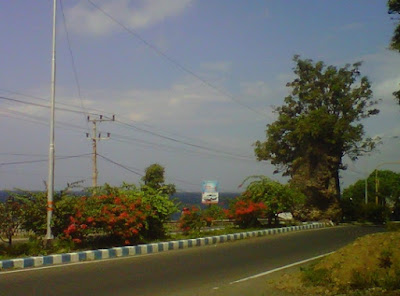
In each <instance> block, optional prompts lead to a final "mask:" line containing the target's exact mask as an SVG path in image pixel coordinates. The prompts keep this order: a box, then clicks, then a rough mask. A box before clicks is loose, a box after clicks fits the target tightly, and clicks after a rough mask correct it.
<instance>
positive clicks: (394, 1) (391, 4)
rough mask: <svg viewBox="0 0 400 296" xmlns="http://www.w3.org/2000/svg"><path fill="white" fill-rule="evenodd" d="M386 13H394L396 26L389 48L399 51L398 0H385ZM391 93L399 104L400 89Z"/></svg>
mask: <svg viewBox="0 0 400 296" xmlns="http://www.w3.org/2000/svg"><path fill="white" fill-rule="evenodd" d="M387 5H388V13H389V14H391V15H394V17H393V19H395V20H396V21H397V24H396V27H395V29H394V32H393V36H392V40H391V42H390V48H391V49H393V50H396V51H398V52H400V22H399V14H400V0H389V1H388V2H387ZM393 95H394V96H395V97H396V99H397V101H398V103H399V104H400V90H398V91H395V92H394V93H393Z"/></svg>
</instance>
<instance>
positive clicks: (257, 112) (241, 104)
mask: <svg viewBox="0 0 400 296" xmlns="http://www.w3.org/2000/svg"><path fill="white" fill-rule="evenodd" d="M87 1H88V2H89V3H90V4H91V5H92V6H93V7H95V8H96V9H97V10H99V11H100V12H101V13H103V14H104V15H105V16H107V17H108V18H109V19H110V20H112V21H113V22H114V23H116V24H118V25H119V26H120V27H121V28H123V29H124V30H125V31H127V32H128V33H129V34H130V35H132V36H133V37H135V38H137V39H138V40H140V41H141V42H142V43H143V44H145V45H146V46H147V47H148V48H150V49H151V50H153V51H154V52H155V53H157V54H158V55H159V56H161V57H163V58H165V59H166V60H167V61H169V62H170V63H171V64H173V65H175V66H176V67H177V68H178V69H180V70H182V71H183V72H185V73H187V74H189V75H191V76H192V77H194V78H196V79H197V80H199V81H201V82H202V83H203V84H205V85H207V86H208V87H210V88H212V89H214V90H215V91H217V92H218V93H220V94H222V95H223V96H224V97H226V98H229V99H230V100H231V101H233V102H235V103H237V104H239V105H240V106H242V107H244V108H246V109H248V110H250V111H252V112H254V113H256V114H258V115H261V116H263V117H264V116H265V115H267V114H265V113H263V112H260V111H259V110H257V109H254V108H252V107H250V106H248V105H246V104H244V103H243V102H241V101H240V100H238V99H237V98H235V96H233V95H232V94H230V93H229V92H227V91H225V90H222V89H221V88H219V87H217V86H216V85H214V84H212V83H211V82H209V81H208V80H206V79H204V78H202V77H201V76H199V75H198V74H196V73H195V72H194V71H192V70H190V69H189V68H188V67H186V66H184V65H183V64H181V63H180V62H178V61H177V60H175V59H173V58H172V57H170V56H169V55H167V54H166V53H165V52H164V51H162V50H161V49H159V48H158V47H157V46H155V45H154V44H152V43H150V42H149V41H147V40H146V39H144V38H143V37H142V36H141V35H140V34H139V33H138V32H136V31H135V30H134V29H131V28H128V27H127V26H125V25H124V24H123V23H122V22H120V21H119V20H117V19H116V18H115V17H113V16H112V15H111V14H109V13H108V12H106V11H105V10H104V9H102V8H101V7H100V6H98V5H97V4H95V3H93V1H91V0H87Z"/></svg>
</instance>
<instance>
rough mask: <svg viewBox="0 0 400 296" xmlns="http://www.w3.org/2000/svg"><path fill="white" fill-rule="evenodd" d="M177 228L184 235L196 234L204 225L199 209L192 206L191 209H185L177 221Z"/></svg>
mask: <svg viewBox="0 0 400 296" xmlns="http://www.w3.org/2000/svg"><path fill="white" fill-rule="evenodd" d="M178 223H179V228H180V229H181V230H182V232H183V234H184V235H189V234H198V233H200V230H201V228H202V227H203V226H204V225H205V221H204V218H203V215H202V212H201V210H200V208H199V207H196V206H193V207H192V208H191V209H187V208H185V209H184V210H183V211H182V215H181V217H180V219H179V221H178Z"/></svg>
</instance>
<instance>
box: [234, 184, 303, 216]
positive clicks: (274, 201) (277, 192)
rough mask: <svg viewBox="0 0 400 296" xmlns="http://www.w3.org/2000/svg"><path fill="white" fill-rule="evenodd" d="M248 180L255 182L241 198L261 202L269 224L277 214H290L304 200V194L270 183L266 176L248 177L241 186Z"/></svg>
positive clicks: (285, 186)
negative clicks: (264, 207) (264, 206)
mask: <svg viewBox="0 0 400 296" xmlns="http://www.w3.org/2000/svg"><path fill="white" fill-rule="evenodd" d="M249 179H255V180H254V181H252V182H250V183H249V185H248V186H247V188H246V190H245V191H244V192H243V193H242V196H243V197H245V198H248V199H251V200H252V201H254V202H263V203H264V204H265V205H266V214H267V217H268V219H269V220H270V221H269V222H270V223H271V221H272V219H273V218H275V217H276V216H277V214H278V213H281V212H292V211H293V210H294V209H296V208H297V207H299V206H301V205H302V204H304V202H305V200H306V197H305V196H304V194H302V193H301V192H299V191H298V190H296V189H294V188H291V187H290V186H289V185H283V184H281V183H279V182H277V181H272V180H271V179H269V178H268V177H266V176H250V177H248V178H246V179H245V180H244V181H243V182H242V185H243V184H244V183H245V182H246V181H247V180H249ZM242 185H241V186H242Z"/></svg>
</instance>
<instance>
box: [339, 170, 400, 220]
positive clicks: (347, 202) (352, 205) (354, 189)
mask: <svg viewBox="0 0 400 296" xmlns="http://www.w3.org/2000/svg"><path fill="white" fill-rule="evenodd" d="M376 175H377V176H378V178H377V180H375V176H376ZM376 175H375V171H374V172H372V173H371V174H370V175H369V176H368V178H367V192H368V193H367V196H368V203H370V204H375V201H376V183H375V181H377V182H378V185H379V186H378V201H379V206H381V207H382V206H383V207H384V206H388V207H389V208H390V209H391V210H392V211H393V212H397V211H398V210H400V174H399V173H396V172H393V171H389V170H383V171H378V174H376ZM341 205H342V209H343V211H344V215H345V216H346V218H348V219H353V220H357V219H359V218H362V217H365V215H366V213H364V211H365V210H370V208H371V207H373V206H368V207H365V179H363V180H358V181H357V182H355V183H354V184H352V185H350V186H349V187H347V188H346V189H344V190H343V195H342V199H341Z"/></svg>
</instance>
